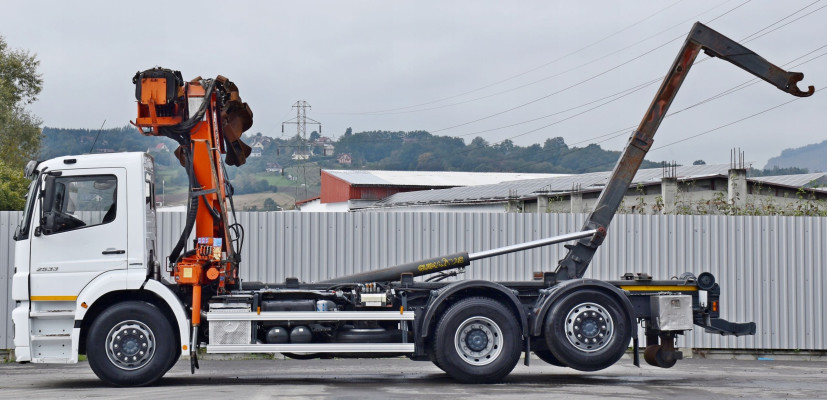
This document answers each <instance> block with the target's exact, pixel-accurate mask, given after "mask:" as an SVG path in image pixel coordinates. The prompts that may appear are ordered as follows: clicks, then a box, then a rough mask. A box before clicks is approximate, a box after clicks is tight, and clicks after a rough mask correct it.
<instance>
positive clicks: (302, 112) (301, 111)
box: [281, 100, 322, 143]
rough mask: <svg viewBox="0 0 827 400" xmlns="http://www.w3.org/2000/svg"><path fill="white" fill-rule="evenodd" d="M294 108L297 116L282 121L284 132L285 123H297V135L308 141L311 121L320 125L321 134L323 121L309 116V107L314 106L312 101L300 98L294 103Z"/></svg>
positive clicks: (282, 131) (282, 130)
mask: <svg viewBox="0 0 827 400" xmlns="http://www.w3.org/2000/svg"><path fill="white" fill-rule="evenodd" d="M293 108H295V109H296V118H292V119H289V120H287V121H284V122H282V123H281V133H284V125H285V124H295V125H296V135H298V136H299V137H300V138H302V140H303V141H304V142H305V143H307V123H308V121H309V122H310V124H311V125H313V124H316V125H319V134H321V133H322V123H321V122H319V121H316V120H315V119H313V118H308V117H307V109H308V108H310V109H312V107H311V106H310V103H308V102H306V101H304V100H299V101H297V102H296V103H295V104H293Z"/></svg>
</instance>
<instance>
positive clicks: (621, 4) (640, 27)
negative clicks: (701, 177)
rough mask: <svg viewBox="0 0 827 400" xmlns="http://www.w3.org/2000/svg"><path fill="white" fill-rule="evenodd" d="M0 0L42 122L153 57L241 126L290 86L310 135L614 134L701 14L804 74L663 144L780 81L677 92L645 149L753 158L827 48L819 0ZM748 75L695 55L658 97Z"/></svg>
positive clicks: (96, 99)
mask: <svg viewBox="0 0 827 400" xmlns="http://www.w3.org/2000/svg"><path fill="white" fill-rule="evenodd" d="M0 2H1V3H2V9H3V12H2V13H0V35H3V36H5V38H6V40H7V42H8V43H9V45H10V46H11V47H13V48H23V49H28V50H30V51H31V52H33V53H36V54H37V58H38V59H39V60H40V71H41V72H42V74H43V79H44V86H43V92H42V93H41V95H40V97H39V100H38V102H37V103H35V104H34V105H32V106H31V110H32V111H33V112H34V113H35V114H36V115H38V116H39V117H40V118H42V119H43V124H44V125H45V126H50V127H65V128H90V129H97V128H98V127H99V126H100V125H101V123H102V122H103V121H104V120H106V127H109V128H111V127H116V126H123V125H126V124H127V123H128V121H129V120H130V119H134V118H135V106H134V103H135V99H134V86H133V85H132V82H131V79H132V76H133V75H134V74H135V72H136V71H138V70H144V69H147V68H151V67H154V66H163V67H166V68H171V69H177V70H180V71H181V72H182V73H183V75H184V78H185V79H187V80H188V79H191V78H193V77H195V76H198V75H200V76H203V77H214V76H215V75H217V74H221V75H224V76H227V77H229V78H230V79H231V80H233V81H235V82H236V83H237V85H238V86H239V88H240V92H241V96H242V98H243V99H244V100H245V101H246V102H248V103H249V104H250V107H251V108H252V109H253V112H254V114H255V119H254V121H255V122H254V125H253V128H252V129H251V131H250V132H251V133H255V132H262V133H263V134H265V135H270V136H275V137H279V136H281V135H282V132H281V125H282V122H283V121H286V120H289V119H290V118H293V117H295V110H293V109H291V106H292V105H293V104H294V103H295V102H296V101H297V100H305V101H307V102H309V103H310V104H311V105H312V107H313V108H312V110H311V111H309V112H308V116H309V117H311V118H313V119H315V120H317V121H320V122H321V123H322V133H323V134H324V135H325V136H334V137H339V136H341V135H342V134H343V133H344V131H345V129H347V128H348V127H352V128H353V130H354V131H355V132H359V131H365V130H393V131H397V130H401V131H412V130H427V131H430V132H431V133H433V134H438V135H449V136H457V137H462V138H464V139H465V141H466V143H469V142H470V141H471V140H472V139H473V138H474V137H476V136H481V137H483V138H484V139H486V140H487V141H489V142H490V143H497V142H500V141H502V140H504V139H509V138H510V139H511V140H513V141H514V142H515V143H517V144H519V145H528V144H533V143H542V142H543V141H544V140H545V139H546V138H550V137H556V136H562V137H563V138H564V139H565V141H566V143H568V144H569V145H570V146H571V145H577V146H585V145H586V144H587V143H599V144H600V146H602V147H603V148H606V149H612V150H621V149H622V148H623V146H624V144H625V142H626V139H627V138H628V136H629V135H628V133H629V132H630V131H631V129H629V128H630V127H632V126H636V125H637V124H638V123H639V122H640V119H641V117H642V116H643V113H644V111H645V109H646V107H647V106H648V105H649V103H650V101H651V98H652V97H653V96H654V94H655V91H656V90H657V87H658V85H659V84H660V82H659V81H658V82H657V83H652V84H650V85H648V86H643V87H642V88H640V89H639V90H637V91H633V92H631V93H630V90H632V89H638V86H639V85H640V84H643V83H646V82H650V81H653V80H654V79H656V78H658V77H661V76H663V74H665V72H666V70H667V69H668V67H669V66H670V65H671V63H672V61H673V60H674V58H675V55H676V54H677V52H678V49H679V48H680V46H681V44H682V43H683V38H684V37H685V36H686V33H688V32H689V29H690V27H691V25H692V23H693V22H694V21H701V22H704V23H707V22H708V24H709V25H710V26H711V27H712V28H714V29H716V30H718V31H719V32H721V33H723V34H725V35H727V36H729V37H730V38H732V39H735V40H742V39H746V40H748V42H746V43H744V44H745V45H746V46H747V47H749V48H750V49H752V50H753V51H755V52H757V53H758V54H760V55H762V56H763V57H764V58H766V59H768V60H769V61H771V62H773V63H775V64H777V65H784V64H787V63H788V62H790V61H793V60H795V59H796V58H799V57H802V56H805V54H807V53H810V52H813V51H814V50H815V52H813V53H811V54H809V55H808V56H805V57H803V58H801V59H799V60H796V61H794V62H793V63H792V64H789V65H791V66H795V65H797V64H799V63H801V62H804V61H808V60H810V61H809V62H806V63H805V64H803V65H798V66H795V67H794V68H792V69H793V70H796V71H801V72H803V73H804V74H805V79H804V81H803V82H802V84H801V86H802V87H803V88H805V89H806V86H807V85H814V86H816V89H817V92H816V94H815V95H814V96H812V97H810V98H805V99H801V100H797V101H794V102H792V103H790V104H787V105H784V106H781V107H779V108H776V109H774V110H771V111H767V112H765V113H762V114H760V115H757V116H755V117H751V118H748V119H746V120H744V121H742V122H738V123H735V124H732V125H729V126H726V127H723V128H721V129H718V130H715V131H712V132H710V133H706V134H703V135H700V136H698V137H695V138H692V139H689V140H686V141H683V142H679V143H676V144H672V143H675V142H677V141H680V140H684V139H687V138H690V137H693V136H696V135H699V134H702V133H704V132H707V131H710V130H712V129H715V128H718V127H721V126H724V125H728V124H730V123H733V122H735V121H737V120H740V119H742V118H745V117H748V116H750V115H753V114H756V113H759V112H761V111H763V110H766V109H769V108H772V107H775V106H777V105H780V104H782V103H784V102H787V101H789V100H792V99H794V97H792V96H790V95H788V94H786V93H784V92H781V91H780V90H778V89H776V88H774V87H772V86H771V85H769V84H766V83H764V82H760V83H758V84H754V85H752V86H749V87H746V88H744V89H743V90H739V91H736V92H734V93H732V94H730V95H726V96H723V97H720V98H718V99H716V100H714V101H711V102H708V103H705V104H703V105H700V106H697V107H694V108H691V109H688V110H686V111H684V112H681V113H679V114H676V115H675V116H674V117H671V118H667V119H666V121H665V122H664V123H663V125H662V126H661V129H660V131H659V133H658V135H657V136H656V138H655V144H654V146H653V149H652V151H651V152H650V153H649V156H648V157H647V158H648V159H650V160H654V161H661V160H676V161H677V162H679V163H684V164H687V163H692V162H693V161H694V160H697V159H703V160H705V161H706V162H707V163H727V162H729V157H730V156H729V154H730V153H729V150H730V149H731V148H735V147H739V148H741V149H742V150H743V151H745V153H746V159H747V160H751V161H756V163H755V166H757V167H763V166H764V164H765V163H766V161H767V159H769V158H770V157H773V156H776V155H778V154H779V153H780V152H781V150H782V149H785V148H790V147H799V146H803V145H806V144H811V143H818V142H821V141H823V140H825V139H827V135H825V128H824V127H825V122H826V121H825V110H827V95H824V94H823V93H820V92H819V91H818V89H820V88H824V87H825V86H827V56H822V57H820V58H816V59H814V60H811V59H812V58H814V57H818V56H820V55H824V54H825V53H827V47H823V46H825V45H827V9H824V8H825V7H826V6H827V2H824V1H821V2H820V1H818V0H804V1H783V2H781V1H769V0H767V1H760V0H753V1H748V0H731V1H700V0H683V1H662V0H661V1H634V2H631V1H588V2H584V1H548V0H544V1H520V2H506V1H423V0H418V1H300V2H297V1H292V2H287V1H280V2H275V1H272V2H263V1H261V2H254V1H236V2H230V1H226V0H225V1H180V2H179V1H163V2H154V1H144V2H140V3H128V2H119V1H50V2H47V1H18V0H15V1H8V0H0ZM791 21H793V22H791ZM785 24H786V25H785ZM755 33H758V35H755V36H750V35H753V34H755ZM819 48H820V49H819ZM817 49H818V50H817ZM704 58H706V57H705V56H700V57H699V60H702V59H704ZM787 68H788V69H789V68H790V67H789V66H788V67H787ZM750 79H751V76H750V75H748V74H747V73H745V72H743V71H741V70H739V69H738V68H736V67H734V66H732V65H730V64H729V63H726V62H722V61H720V60H710V61H709V62H703V63H702V64H699V65H696V66H695V67H694V68H693V70H692V71H691V73H690V74H689V77H688V78H687V80H686V82H685V84H684V87H683V89H682V91H681V92H680V93H679V94H678V96H677V99H676V100H675V102H674V103H673V105H672V108H671V109H670V111H672V112H675V111H678V110H681V109H684V108H686V107H688V106H691V105H693V104H695V103H698V102H700V101H702V100H704V99H707V98H708V97H711V96H714V95H717V94H719V93H721V92H723V91H725V90H727V89H730V88H732V87H735V86H736V85H739V84H741V83H743V82H747V81H749V80H750ZM619 95H625V96H624V97H620V98H617V97H618V96H619ZM609 100H614V101H610V102H609ZM603 103H606V104H603ZM575 114H579V115H575ZM310 128H311V127H308V132H309V131H310V130H311V129H310ZM293 134H295V125H288V126H286V127H285V133H284V135H285V136H291V135H293ZM609 134H611V135H609ZM607 135H608V136H607ZM670 144H671V145H670Z"/></svg>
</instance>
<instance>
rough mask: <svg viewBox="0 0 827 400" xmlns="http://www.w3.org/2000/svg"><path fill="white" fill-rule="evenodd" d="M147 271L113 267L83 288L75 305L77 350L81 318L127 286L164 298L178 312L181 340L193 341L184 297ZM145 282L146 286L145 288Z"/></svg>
mask: <svg viewBox="0 0 827 400" xmlns="http://www.w3.org/2000/svg"><path fill="white" fill-rule="evenodd" d="M145 275H146V273H145V272H144V271H141V274H136V273H135V272H134V271H130V270H125V269H124V270H116V271H109V272H105V273H103V274H101V275H98V276H97V277H96V278H95V279H93V280H92V282H90V283H89V284H88V285H86V287H84V288H83V290H81V292H80V294H79V295H78V299H77V303H76V304H77V305H78V306H77V307H76V309H75V326H76V328H75V329H74V330H73V332H72V333H73V334H72V348H73V349H72V350H73V353H74V354H77V351H78V346H79V338H80V321H83V318H84V317H85V316H86V312H87V310H88V309H89V307H90V306H92V304H94V303H95V301H97V300H98V299H100V298H101V297H102V296H104V295H106V294H107V293H111V292H116V291H123V290H136V291H137V290H145V291H148V292H151V293H153V294H155V295H156V297H158V298H160V299H161V300H163V301H164V302H165V303H166V304H167V306H169V309H170V310H171V311H172V314H173V315H174V316H175V321H176V324H177V325H178V332H179V336H180V337H181V343H182V344H183V343H189V332H190V330H189V320H188V319H187V314H186V313H185V312H184V310H185V308H184V305H183V304H182V303H181V300H180V299H179V298H178V296H176V295H175V293H173V292H172V291H171V290H170V289H169V288H168V287H166V286H164V285H163V284H162V283H161V282H158V281H156V280H152V279H148V280H147V279H146V276H145ZM142 285H143V289H141V286H142ZM83 303H86V305H87V307H85V308H84V307H83V306H80V305H81V304H83ZM173 329H174V328H173Z"/></svg>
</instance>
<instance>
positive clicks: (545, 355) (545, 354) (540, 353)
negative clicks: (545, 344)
mask: <svg viewBox="0 0 827 400" xmlns="http://www.w3.org/2000/svg"><path fill="white" fill-rule="evenodd" d="M534 355H535V356H537V358H539V359H541V360H543V361H545V362H546V363H548V364H551V365H553V366H555V367H563V368H565V367H567V365H566V364H563V363H561V362H560V360H558V359H557V357H554V354H551V351H550V350H534Z"/></svg>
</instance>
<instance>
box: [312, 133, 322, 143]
mask: <svg viewBox="0 0 827 400" xmlns="http://www.w3.org/2000/svg"><path fill="white" fill-rule="evenodd" d="M320 137H322V135H320V134H319V132H316V131H313V132H310V141H311V142H315V141H317V140H319V138H320Z"/></svg>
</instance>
